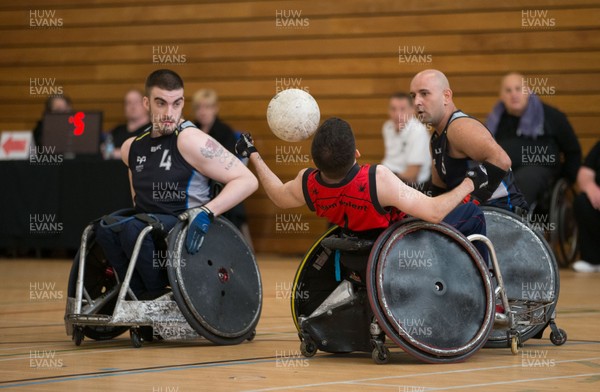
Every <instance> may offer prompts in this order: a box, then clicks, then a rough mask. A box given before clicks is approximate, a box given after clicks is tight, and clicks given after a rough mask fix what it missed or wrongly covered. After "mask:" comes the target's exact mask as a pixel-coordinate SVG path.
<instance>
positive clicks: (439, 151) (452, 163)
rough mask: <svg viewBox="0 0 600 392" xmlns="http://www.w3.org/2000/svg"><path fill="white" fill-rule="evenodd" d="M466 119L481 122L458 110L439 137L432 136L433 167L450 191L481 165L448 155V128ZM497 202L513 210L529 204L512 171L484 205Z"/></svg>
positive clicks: (435, 134) (510, 170)
mask: <svg viewBox="0 0 600 392" xmlns="http://www.w3.org/2000/svg"><path fill="white" fill-rule="evenodd" d="M464 117H467V118H472V119H474V120H476V121H479V120H477V119H475V118H474V117H471V116H469V115H467V114H465V113H463V112H462V111H460V110H457V111H455V112H454V113H452V115H451V116H450V119H449V120H448V123H447V124H446V126H445V127H444V130H443V131H442V132H441V133H440V135H439V136H438V134H437V133H436V132H434V133H433V135H431V141H430V144H431V156H432V158H433V166H434V167H435V170H436V171H437V173H438V175H439V177H440V179H441V180H442V181H443V182H444V184H446V187H447V189H448V190H451V189H454V188H455V187H457V186H458V185H459V184H460V183H461V182H462V181H463V179H464V178H465V175H466V173H467V171H468V170H469V169H470V168H471V167H474V166H476V165H478V164H479V163H480V162H477V161H474V160H472V159H470V158H452V157H451V156H450V155H449V153H448V150H449V147H448V133H447V132H448V127H449V126H450V124H451V123H452V122H453V121H455V120H457V119H459V118H464ZM486 129H487V128H486ZM488 132H489V130H488ZM496 200H503V201H505V203H503V204H507V206H509V207H510V209H511V210H512V209H513V208H512V207H514V206H517V207H521V208H526V207H527V203H526V202H525V199H524V198H523V195H522V194H521V191H520V190H519V188H517V186H516V184H515V176H514V174H513V172H512V169H509V170H508V172H507V173H506V175H505V176H504V179H503V180H502V181H501V182H500V184H499V185H498V188H496V190H495V191H494V193H493V194H492V197H490V199H489V200H488V201H487V202H486V203H484V204H488V205H494V204H495V203H494V202H495V201H496Z"/></svg>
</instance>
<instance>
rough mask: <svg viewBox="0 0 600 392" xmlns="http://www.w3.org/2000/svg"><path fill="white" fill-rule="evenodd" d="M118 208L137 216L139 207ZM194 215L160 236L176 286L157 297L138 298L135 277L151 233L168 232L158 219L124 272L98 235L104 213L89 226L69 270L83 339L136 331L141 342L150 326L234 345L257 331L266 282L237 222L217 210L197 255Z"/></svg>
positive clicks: (160, 333) (71, 307) (73, 323)
mask: <svg viewBox="0 0 600 392" xmlns="http://www.w3.org/2000/svg"><path fill="white" fill-rule="evenodd" d="M111 215H113V216H114V215H117V216H134V215H135V211H134V210H131V209H129V210H120V211H117V212H115V213H113V214H111ZM188 217H189V216H188V212H185V213H183V214H181V215H180V216H179V221H178V223H177V224H176V225H175V226H174V228H173V229H172V230H171V231H170V232H169V233H168V235H165V234H164V233H163V234H162V235H161V234H159V235H158V236H155V237H154V242H155V246H156V248H157V249H161V250H166V252H163V253H162V254H161V256H162V257H163V258H162V259H161V260H160V261H159V265H160V266H161V267H164V268H166V269H167V273H168V278H169V284H170V289H171V290H170V291H169V292H167V293H166V294H164V295H162V296H160V297H159V298H156V299H154V300H151V301H147V300H140V299H138V298H136V296H135V294H134V293H133V291H132V290H131V289H130V287H129V284H130V281H131V278H132V275H133V273H134V270H135V265H136V263H137V258H138V254H139V251H140V248H141V244H142V242H143V240H144V238H145V237H146V236H147V235H151V234H152V233H155V234H156V233H160V231H161V228H160V225H159V224H158V222H152V220H148V221H147V223H148V224H147V226H146V227H145V228H144V229H143V230H142V231H141V232H140V234H139V236H138V238H137V241H136V243H135V247H134V249H133V254H132V257H131V260H130V262H129V266H128V269H127V273H126V275H125V276H118V275H117V274H116V272H115V271H114V269H113V268H112V267H111V266H110V264H109V262H108V260H106V257H105V256H104V252H103V251H102V249H101V247H100V246H99V245H98V244H97V243H96V241H95V228H96V225H97V224H99V220H96V221H94V222H92V223H90V224H89V225H88V226H87V227H86V228H85V230H84V232H83V235H82V239H81V245H80V248H79V251H78V253H77V255H76V256H75V260H74V262H73V266H72V268H71V273H70V276H69V286H68V297H67V305H66V310H65V327H66V332H67V335H69V336H72V339H73V341H74V342H75V344H76V345H77V346H79V345H80V344H81V343H82V341H83V340H84V337H89V338H91V339H94V340H106V339H112V338H115V337H117V336H119V335H121V334H122V333H124V332H125V331H127V330H129V331H130V337H131V343H132V345H133V346H134V347H136V348H138V347H141V346H142V341H143V340H151V339H152V336H150V337H149V338H146V337H145V336H144V337H143V336H142V335H143V333H142V332H143V331H142V328H143V327H146V326H150V327H152V329H153V334H154V335H156V336H157V337H158V338H160V339H164V340H182V339H192V338H198V337H204V338H206V339H208V340H210V341H211V342H213V343H215V344H218V345H230V344H239V343H241V342H243V341H245V340H248V341H250V340H252V339H253V338H254V336H255V335H256V332H255V328H256V325H257V323H258V320H259V317H260V313H261V309H262V284H261V278H260V272H259V270H258V266H257V264H256V260H255V258H254V255H253V253H252V251H251V250H250V247H249V246H248V245H247V243H246V242H245V240H244V239H243V236H242V234H241V233H240V232H239V231H238V230H237V229H236V228H235V226H233V225H232V224H231V223H230V222H229V221H227V220H226V219H224V218H221V217H218V218H216V219H215V221H214V222H213V224H212V225H211V227H210V229H209V231H208V233H207V234H206V236H205V238H204V242H203V245H202V247H201V248H200V252H198V253H196V254H195V255H190V254H189V253H188V252H187V250H186V248H185V238H186V235H187V224H188ZM146 219H147V218H146ZM144 221H146V220H144Z"/></svg>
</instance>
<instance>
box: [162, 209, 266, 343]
mask: <svg viewBox="0 0 600 392" xmlns="http://www.w3.org/2000/svg"><path fill="white" fill-rule="evenodd" d="M186 225H187V222H178V223H177V224H176V225H175V227H174V228H173V230H172V231H171V233H170V235H169V238H168V240H167V243H168V247H169V250H168V256H169V259H168V260H167V262H166V266H167V272H168V276H169V282H170V284H171V288H172V290H173V297H174V299H175V301H176V302H177V305H178V306H179V309H180V310H181V313H182V314H183V316H184V317H185V319H186V320H187V322H188V323H189V324H190V326H191V327H192V328H193V329H194V330H195V331H196V332H198V334H200V335H201V336H204V337H205V338H207V339H208V340H210V341H212V342H213V343H216V344H220V345H230V344H239V343H242V342H243V341H245V340H252V338H253V337H254V334H255V333H256V332H255V329H256V325H257V324H258V320H259V317H260V313H261V309H262V284H261V280H260V272H259V270H258V265H257V264H256V260H255V258H254V254H253V253H252V250H251V249H250V247H249V246H248V244H247V243H246V241H245V240H244V238H243V235H242V234H241V233H240V232H239V231H238V230H237V229H236V228H235V226H234V225H233V224H232V223H231V222H229V221H228V220H226V219H224V218H222V217H218V218H217V219H215V221H214V222H213V224H212V225H211V226H210V229H209V231H208V233H207V234H206V236H205V237H204V242H203V244H202V247H201V248H200V251H199V252H198V253H197V254H195V255H190V254H189V253H187V250H186V247H185V238H186V236H187V226H186Z"/></svg>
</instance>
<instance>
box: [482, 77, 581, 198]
mask: <svg viewBox="0 0 600 392" xmlns="http://www.w3.org/2000/svg"><path fill="white" fill-rule="evenodd" d="M486 125H487V127H488V129H489V130H490V131H491V132H492V134H493V135H494V137H495V138H496V141H497V142H498V144H499V145H500V146H501V147H502V148H503V149H504V150H505V151H506V153H507V154H508V156H509V157H510V159H511V161H512V169H513V171H514V174H515V179H516V183H517V186H518V187H519V189H521V192H522V193H523V195H524V196H525V200H526V201H527V203H528V204H529V205H530V206H531V205H532V204H533V203H534V202H535V201H537V200H539V199H540V197H541V195H542V194H543V192H544V191H545V190H547V189H548V188H549V187H550V186H551V185H552V184H553V182H554V181H556V180H557V179H558V178H561V177H563V178H566V179H567V180H568V181H570V182H571V183H574V182H575V179H576V177H577V170H578V169H579V165H580V162H581V147H580V146H579V141H578V140H577V137H576V136H575V133H574V132H573V128H572V127H571V124H569V120H567V117H566V116H565V115H564V114H563V113H562V112H560V111H559V110H557V109H555V108H554V107H552V106H550V105H547V104H545V103H543V102H542V101H541V100H540V98H539V97H538V96H537V95H536V94H534V93H532V92H531V91H530V89H529V88H528V87H527V83H526V79H525V77H524V76H523V75H521V74H518V73H509V74H508V75H506V76H504V78H503V79H502V84H501V88H500V101H499V102H498V103H497V104H496V106H494V108H493V110H492V112H491V113H490V115H489V116H488V118H487V122H486ZM561 155H562V156H563V157H564V160H563V162H562V163H561Z"/></svg>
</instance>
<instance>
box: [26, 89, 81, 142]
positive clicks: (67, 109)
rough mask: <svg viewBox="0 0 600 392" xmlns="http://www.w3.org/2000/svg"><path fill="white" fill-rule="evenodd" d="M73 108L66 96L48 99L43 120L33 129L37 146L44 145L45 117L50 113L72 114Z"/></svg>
mask: <svg viewBox="0 0 600 392" xmlns="http://www.w3.org/2000/svg"><path fill="white" fill-rule="evenodd" d="M72 111H73V108H72V106H71V99H70V98H69V97H67V96H66V95H55V96H52V97H48V99H47V100H46V103H45V105H44V112H43V113H42V119H40V120H39V121H38V122H37V124H36V125H35V128H34V129H33V140H34V141H35V145H36V146H41V145H42V135H43V133H44V129H43V128H44V125H43V121H44V115H45V114H48V113H71V112H72Z"/></svg>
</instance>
